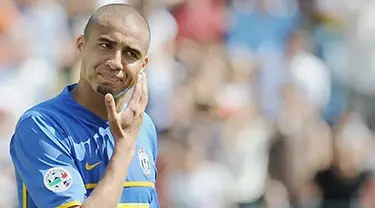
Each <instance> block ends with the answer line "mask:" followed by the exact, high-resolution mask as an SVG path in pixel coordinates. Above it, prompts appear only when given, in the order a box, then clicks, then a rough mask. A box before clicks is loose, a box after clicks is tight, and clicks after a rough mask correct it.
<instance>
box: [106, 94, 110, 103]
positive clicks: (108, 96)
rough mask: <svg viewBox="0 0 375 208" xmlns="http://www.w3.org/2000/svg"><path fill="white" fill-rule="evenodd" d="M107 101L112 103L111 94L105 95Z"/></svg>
mask: <svg viewBox="0 0 375 208" xmlns="http://www.w3.org/2000/svg"><path fill="white" fill-rule="evenodd" d="M105 100H106V101H111V95H110V94H109V93H108V94H106V95H105Z"/></svg>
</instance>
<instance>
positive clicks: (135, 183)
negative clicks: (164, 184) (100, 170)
mask: <svg viewBox="0 0 375 208" xmlns="http://www.w3.org/2000/svg"><path fill="white" fill-rule="evenodd" d="M95 187H96V183H89V184H86V185H85V188H86V189H94V188H95ZM129 187H150V188H154V187H155V184H154V183H152V182H146V181H129V182H125V183H124V188H129Z"/></svg>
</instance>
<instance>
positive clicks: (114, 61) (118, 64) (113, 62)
mask: <svg viewBox="0 0 375 208" xmlns="http://www.w3.org/2000/svg"><path fill="white" fill-rule="evenodd" d="M106 64H107V65H108V66H109V67H110V68H111V69H112V70H122V69H123V67H124V66H123V65H122V56H121V51H116V53H115V54H114V55H113V56H112V57H111V58H110V59H109V60H108V61H107V62H106Z"/></svg>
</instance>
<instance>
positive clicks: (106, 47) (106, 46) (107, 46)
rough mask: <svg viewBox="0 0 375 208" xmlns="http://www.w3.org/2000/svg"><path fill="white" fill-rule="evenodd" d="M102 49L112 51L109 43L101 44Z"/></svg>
mask: <svg viewBox="0 0 375 208" xmlns="http://www.w3.org/2000/svg"><path fill="white" fill-rule="evenodd" d="M100 47H101V48H103V49H110V48H111V45H110V44H108V43H101V44H100Z"/></svg>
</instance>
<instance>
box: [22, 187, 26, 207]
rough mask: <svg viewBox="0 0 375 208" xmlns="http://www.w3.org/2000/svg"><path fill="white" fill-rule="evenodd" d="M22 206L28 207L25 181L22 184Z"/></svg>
mask: <svg viewBox="0 0 375 208" xmlns="http://www.w3.org/2000/svg"><path fill="white" fill-rule="evenodd" d="M22 208H27V189H26V185H25V184H24V183H23V184H22Z"/></svg>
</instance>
